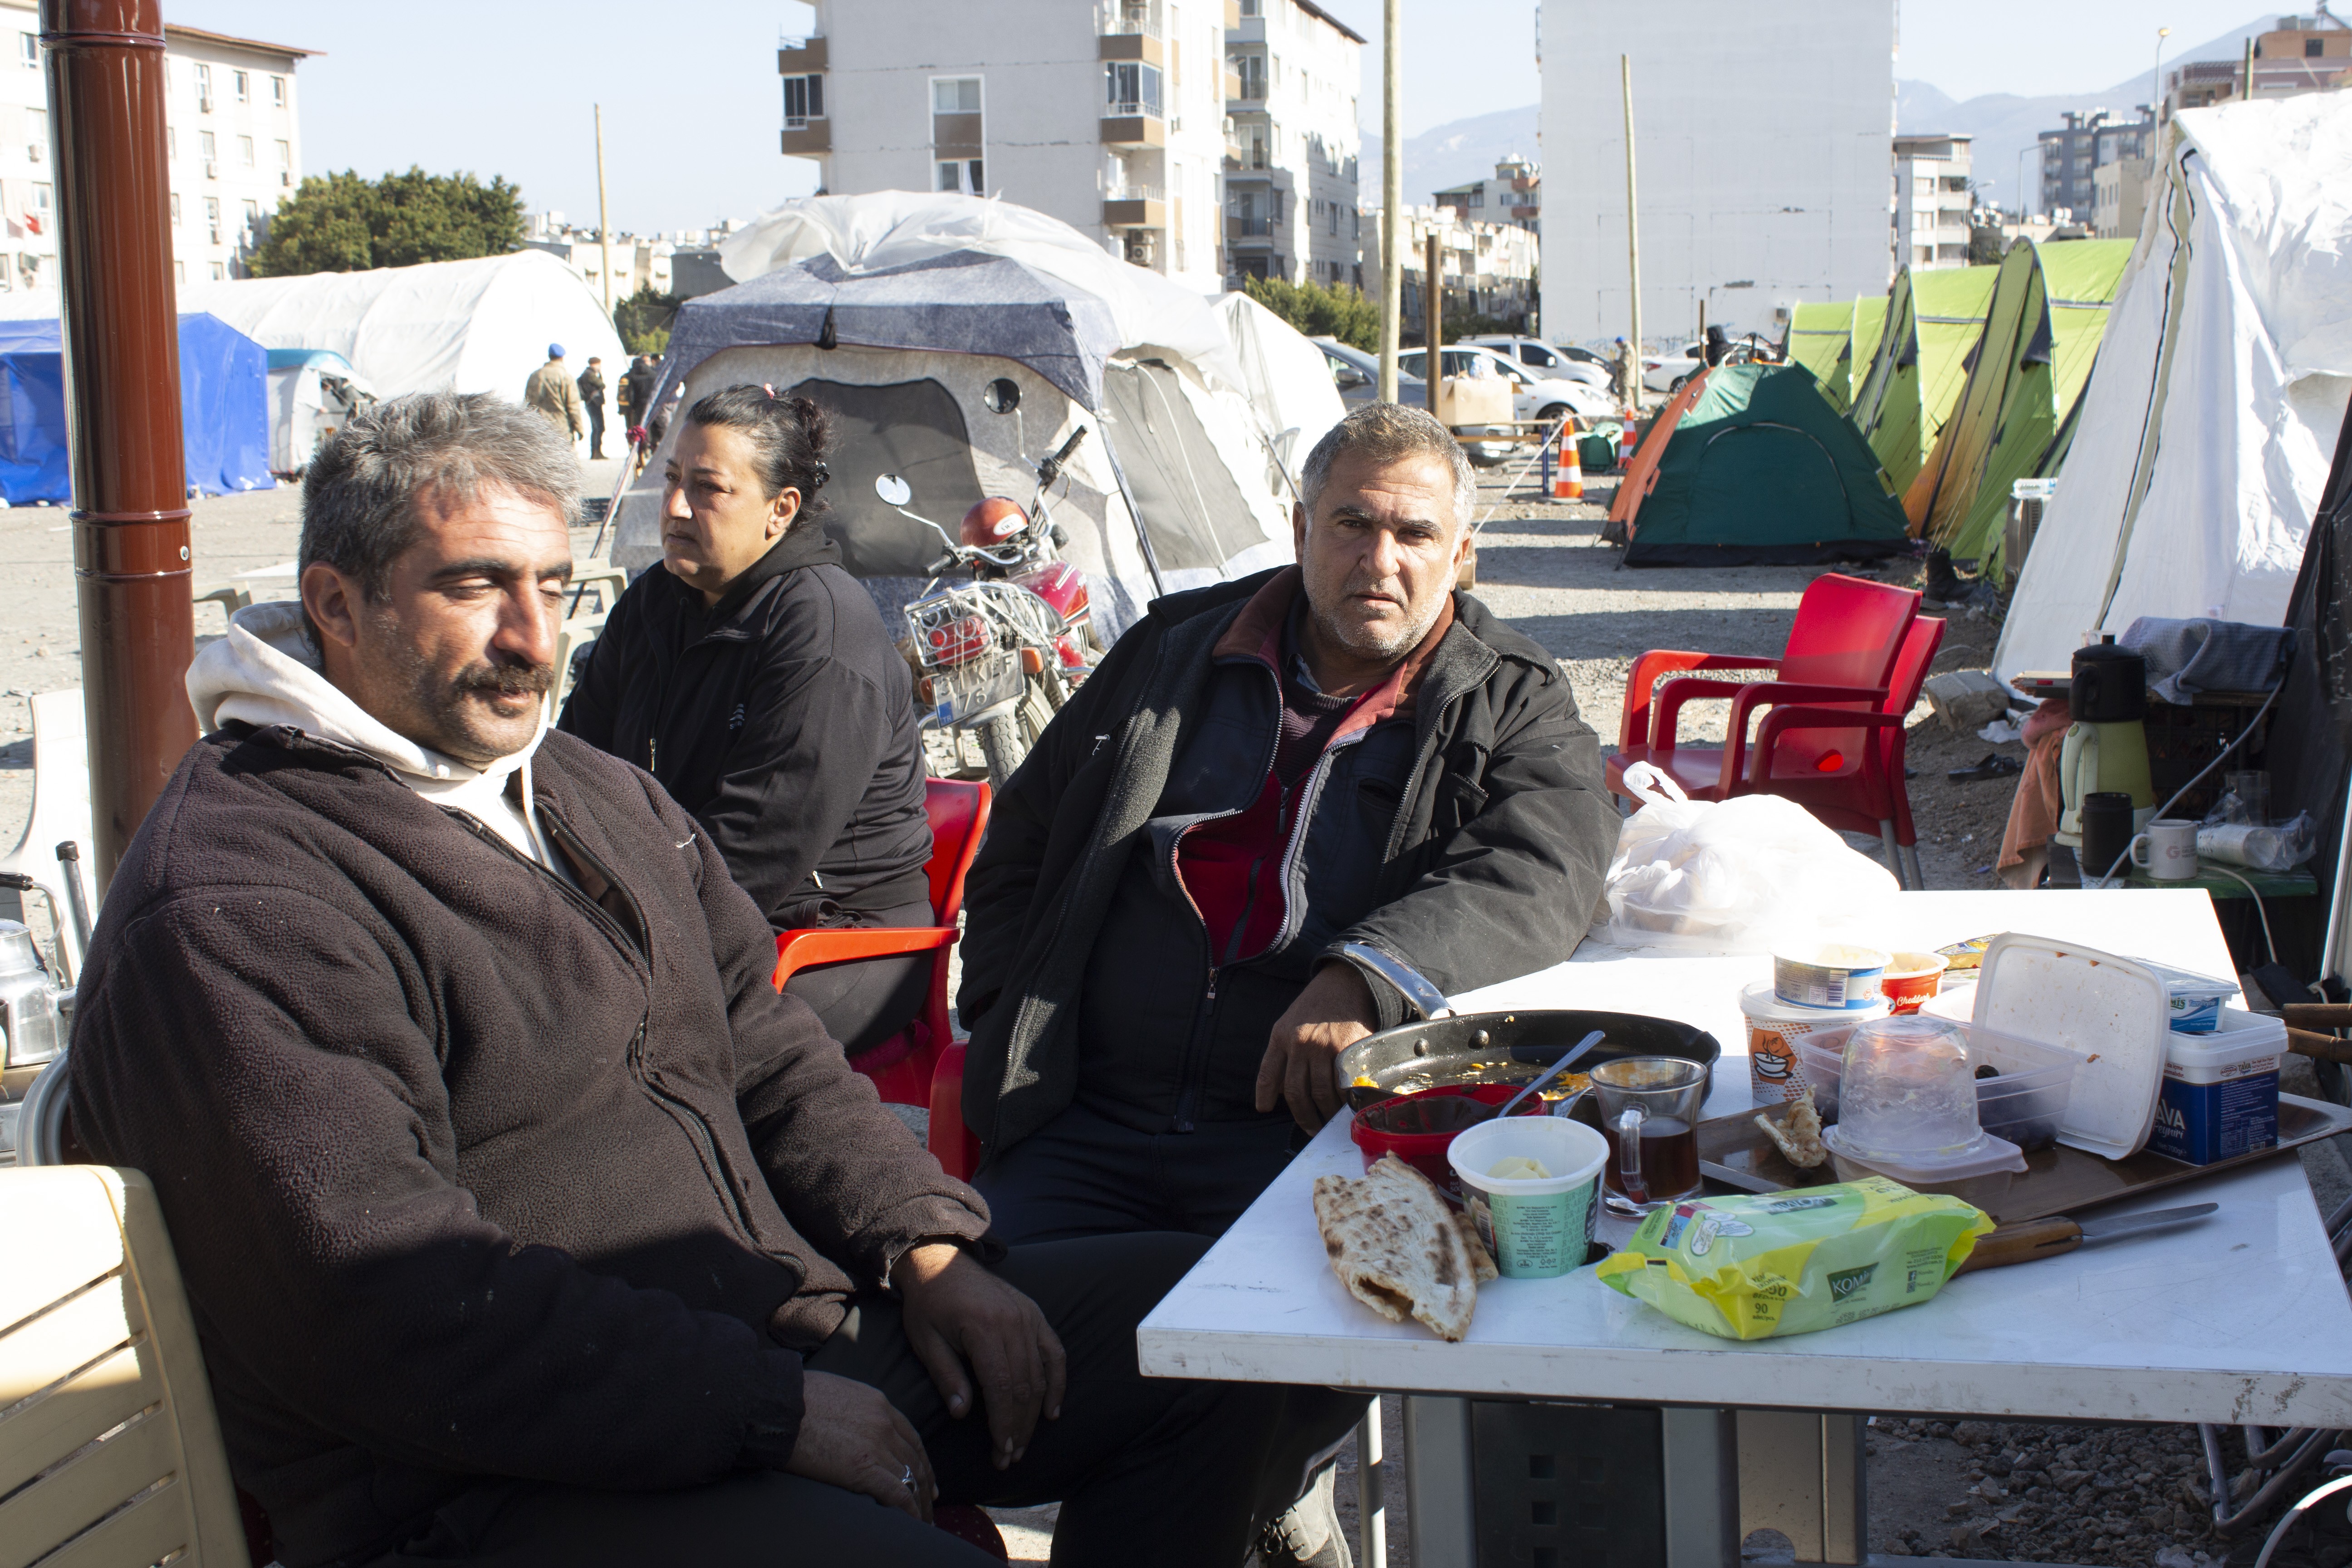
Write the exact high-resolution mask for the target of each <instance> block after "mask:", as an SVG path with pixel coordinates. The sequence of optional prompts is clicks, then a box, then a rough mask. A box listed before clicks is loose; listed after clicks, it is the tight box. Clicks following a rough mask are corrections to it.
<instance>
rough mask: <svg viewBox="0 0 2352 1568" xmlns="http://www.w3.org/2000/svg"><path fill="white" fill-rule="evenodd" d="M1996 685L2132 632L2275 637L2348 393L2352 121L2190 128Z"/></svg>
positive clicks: (2204, 120)
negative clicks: (2083, 646)
mask: <svg viewBox="0 0 2352 1568" xmlns="http://www.w3.org/2000/svg"><path fill="white" fill-rule="evenodd" d="M2174 124H2175V126H2176V128H2177V129H2176V130H2175V132H2173V137H2172V141H2171V143H2170V145H2169V146H2168V148H2167V150H2166V153H2165V155H2164V156H2163V157H2162V158H2161V159H2160V160H2159V161H2158V165H2157V168H2158V184H2156V186H2155V187H2154V188H2153V189H2152V190H2151V192H2150V197H2151V199H2150V201H2149V204H2148V212H2147V223H2146V226H2144V227H2143V229H2142V230H2141V234H2140V239H2139V245H2138V247H2137V249H2136V250H2135V251H2134V252H2133V254H2132V259H2131V262H2130V264H2129V265H2128V266H2127V267H2126V268H2125V272H2124V277H2123V281H2122V284H2121V285H2120V287H2118V289H2116V297H2115V304H2114V307H2113V308H2112V310H2110V311H2109V313H2108V314H2109V319H2108V322H2107V331H2106V336H2105V341H2104V342H2103V343H2102V344H2101V346H2100V350H2099V374H2097V375H2096V376H2095V377H2094V378H2092V381H2091V384H2090V387H2089V389H2088V391H2087V392H2085V394H2084V397H2083V400H2082V412H2081V415H2080V417H2079V419H2078V421H2077V426H2078V427H2077V429H2076V432H2075V435H2074V445H2073V447H2072V449H2071V450H2070V451H2069V452H2068V454H2067V458H2066V468H2065V473H2064V475H2063V477H2062V478H2061V479H2060V480H2059V483H2058V487H2057V493H2056V494H2055V495H2054V496H2053V498H2052V500H2051V502H2050V506H2049V509H2048V510H2046V511H2045V512H2044V513H2043V514H2042V527H2041V531H2040V532H2039V533H2037V534H2036V535H2035V537H2034V542H2033V552H2032V555H2031V556H2029V557H2028V558H2027V560H2026V561H2025V563H2024V570H2023V572H2022V573H2021V574H2020V576H2019V579H2018V584H2017V594H2016V596H2015V598H2014V600H2013V601H2012V603H2011V607H2010V613H2009V616H2008V619H2007V621H2006V623H2005V624H2004V625H2003V626H2002V628H2001V638H2000V647H1999V648H1998V649H1997V651H1996V653H1995V655H1994V664H1993V669H1994V673H1995V674H1997V675H1999V676H2000V677H2001V678H2002V679H2011V678H2012V677H2014V676H2015V675H2016V674H2017V673H2018V672H2019V671H2021V670H2028V669H2063V668H2065V667H2066V661H2067V659H2068V658H2069V657H2070V656H2071V654H2072V652H2073V650H2074V647H2076V645H2077V644H2078V643H2079V642H2080V641H2081V639H2082V637H2083V634H2084V633H2085V632H2092V631H2111V632H2116V633H2120V632H2122V631H2123V629H2124V628H2125V627H2126V626H2130V625H2131V623H2132V622H2133V621H2134V620H2136V619H2137V618H2138V617H2139V616H2183V617H2212V618H2215V619H2220V620H2230V621H2246V622H2251V623H2252V624H2254V625H2257V626H2278V625H2280V624H2282V622H2283V620H2284V616H2285V614H2286V609H2287V596H2288V593H2289V590H2290V589H2291V587H2292V585H2293V584H2294V578H2295V574H2296V571H2297V570H2298V568H2299V567H2300V566H2301V564H2302V562H2303V556H2304V545H2305V537H2306V535H2307V534H2308V533H2309V531H2310V528H2311V520H2312V518H2313V516H2314V515H2315V510H2316V508H2317V505H2318V501H2319V496H2320V491H2321V489H2322V487H2323V486H2324V484H2325V483H2326V477H2327V471H2328V453H2329V451H2330V450H2331V449H2332V447H2333V446H2334V443H2335V437H2336V430H2337V428H2338V426H2339V425H2340V424H2341V422H2342V420H2343V418H2344V412H2345V405H2346V401H2347V391H2352V115H2347V113H2346V112H2345V110H2344V106H2343V104H2342V103H2340V102H2339V101H2337V100H2336V98H2335V96H2334V95H2332V94H2328V93H2312V94H2308V95H2306V96H2304V97H2300V98H2288V99H2277V100H2259V99H2258V100H2254V101H2253V102H2251V103H2230V104H2223V105H2219V106H2217V107H2214V108H2211V109H2190V110H2182V111H2181V113H2180V114H2179V117H2178V118H2177V120H2176V121H2174Z"/></svg>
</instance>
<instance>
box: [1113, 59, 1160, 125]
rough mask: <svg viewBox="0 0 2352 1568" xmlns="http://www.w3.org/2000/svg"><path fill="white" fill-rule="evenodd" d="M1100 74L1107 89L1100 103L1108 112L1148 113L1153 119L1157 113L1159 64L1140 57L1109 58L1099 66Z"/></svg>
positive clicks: (1158, 105) (1158, 102)
mask: <svg viewBox="0 0 2352 1568" xmlns="http://www.w3.org/2000/svg"><path fill="white" fill-rule="evenodd" d="M1103 77H1104V80H1105V83H1106V84H1107V86H1108V89H1109V96H1108V100H1107V102H1106V103H1105V105H1104V108H1105V110H1106V112H1108V113H1111V114H1148V115H1150V116H1151V117H1152V118H1153V119H1154V120H1157V119H1159V118H1160V68H1159V67H1158V66H1148V65H1145V64H1144V63H1143V62H1142V61H1140V60H1113V61H1111V62H1110V63H1109V64H1108V65H1106V66H1105V67H1103Z"/></svg>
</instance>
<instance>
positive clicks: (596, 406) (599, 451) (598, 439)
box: [578, 354, 604, 462]
mask: <svg viewBox="0 0 2352 1568" xmlns="http://www.w3.org/2000/svg"><path fill="white" fill-rule="evenodd" d="M603 363H604V361H603V360H601V359H598V358H597V357H596V356H595V355H594V354H590V355H589V356H588V368H587V369H586V370H583V371H582V372H581V373H580V380H579V383H578V384H579V387H580V401H581V402H582V403H583V404H584V405H586V406H587V409H588V457H589V458H590V460H591V461H597V462H601V461H602V460H603V459H604V371H602V370H601V369H599V368H598V367H599V366H600V365H602V364H603Z"/></svg>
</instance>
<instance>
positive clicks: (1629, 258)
mask: <svg viewBox="0 0 2352 1568" xmlns="http://www.w3.org/2000/svg"><path fill="white" fill-rule="evenodd" d="M1617 78H1618V80H1619V82H1620V83H1621V84H1622V86H1623V88H1624V89H1625V262H1626V266H1627V267H1628V268H1630V269H1631V270H1632V273H1633V406H1634V407H1636V408H1639V407H1640V406H1641V405H1642V201H1641V195H1640V187H1639V186H1638V185H1636V184H1635V183H1634V180H1633V56H1631V55H1619V56H1618V57H1617Z"/></svg>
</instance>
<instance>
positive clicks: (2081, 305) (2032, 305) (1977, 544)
mask: <svg viewBox="0 0 2352 1568" xmlns="http://www.w3.org/2000/svg"><path fill="white" fill-rule="evenodd" d="M2131 248H2132V242H2131V241H2130V240H2128V239H2081V240H2062V241H2059V242H2057V243H2055V244H2052V245H2045V246H2037V245H2035V244H2034V243H2033V242H2032V240H2022V241H2020V242H2019V243H2018V244H2016V245H2013V246H2011V247H2010V250H2009V254H2008V255H2007V256H2006V257H2003V258H2001V264H2000V268H1999V273H2000V276H1999V279H1998V281H1997V282H1996V283H1995V284H1994V287H1993V293H1992V303H1991V306H1990V310H1989V311H1988V314H1987V316H1986V320H1985V329H1984V339H1983V343H1982V346H1981V347H1979V350H1978V351H1977V353H1976V355H1975V357H1974V359H1973V361H1972V362H1971V363H1970V364H1969V379H1968V386H1967V389H1966V391H1965V392H1964V393H1963V394H1962V395H1961V397H1960V403H1959V408H1958V412H1957V413H1955V414H1954V415H1953V416H1952V418H1951V420H1950V422H1949V423H1948V424H1946V425H1945V426H1944V431H1943V436H1942V437H1941V438H1940V439H1939V440H1938V441H1937V443H1936V450H1935V451H1934V453H1933V454H1932V455H1931V456H1930V457H1929V458H1928V459H1927V466H1926V467H1925V468H1921V469H1920V471H1919V474H1918V477H1917V478H1916V479H1915V480H1914V481H1913V483H1912V485H1911V487H1910V489H1909V490H1908V491H1907V492H1906V495H1905V496H1904V510H1905V511H1906V512H1907V513H1908V514H1909V515H1910V517H1911V519H1912V521H1914V523H1915V524H1916V526H1917V529H1918V532H1919V536H1920V537H1921V538H1923V539H1927V540H1930V541H1932V542H1935V543H1937V544H1940V545H1943V546H1944V547H1945V548H1947V549H1948V550H1949V551H1950V552H1952V555H1953V557H1954V558H1955V559H1957V560H1963V561H1974V560H1983V561H1985V563H1986V565H1987V566H1988V568H1997V566H1998V557H1999V555H2000V549H2001V522H2002V520H2003V519H2004V518H2006V517H2007V515H2008V512H2009V490H2010V485H2011V482H2012V481H2014V480H2017V479H2027V478H2030V477H2032V476H2033V475H2035V474H2041V473H2050V472H2055V471H2056V467H2057V465H2056V461H2055V460H2054V459H2055V457H2056V456H2059V455H2063V454H2060V453H2059V452H2058V447H2059V440H2058V437H2059V435H2060V432H2061V431H2062V430H2065V429H2066V427H2067V423H2068V418H2069V416H2071V415H2072V414H2073V413H2074V407H2075V405H2076V404H2077V403H2078V402H2080V401H2081V399H2082V395H2083V387H2084V384H2086V383H2087V382H2088V381H2089V380H2090V379H2091V364H2092V362H2093V361H2094V360H2095V359H2096V358H2097V357H2098V353H2099V339H2100V337H2101V335H2102V334H2103V333H2105V331H2106V325H2107V306H2108V303H2109V302H2110V301H2111V300H2114V299H2115V295H2116V282H2117V280H2118V279H2121V278H2122V277H2123V270H2124V263H2125V262H2126V261H2127V260H2129V259H2130V258H2131Z"/></svg>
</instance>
